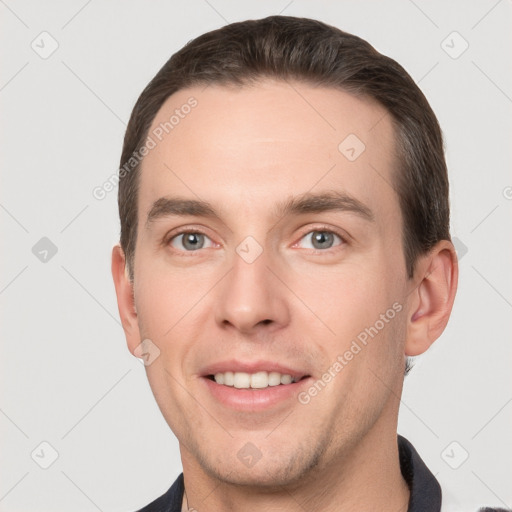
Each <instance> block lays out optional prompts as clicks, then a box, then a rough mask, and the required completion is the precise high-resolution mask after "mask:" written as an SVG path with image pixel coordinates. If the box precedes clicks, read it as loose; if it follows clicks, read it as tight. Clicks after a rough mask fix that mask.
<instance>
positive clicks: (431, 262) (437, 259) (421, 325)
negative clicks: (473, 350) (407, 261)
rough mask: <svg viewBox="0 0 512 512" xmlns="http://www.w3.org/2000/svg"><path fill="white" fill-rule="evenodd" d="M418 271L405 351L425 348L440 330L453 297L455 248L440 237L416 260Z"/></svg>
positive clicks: (414, 353) (410, 353)
mask: <svg viewBox="0 0 512 512" xmlns="http://www.w3.org/2000/svg"><path fill="white" fill-rule="evenodd" d="M417 272H418V274H419V275H422V278H421V279H420V281H419V283H418V284H417V285H416V288H415V289H414V290H413V292H412V293H411V300H410V305H411V307H410V309H409V321H408V324H407V339H406V342H405V355H407V356H417V355H419V354H422V353H423V352H425V351H426V350H427V349H428V348H429V347H430V345H432V343H434V341H435V340H436V339H437V338H439V336H441V334H442V332H443V331H444V329H445V327H446V324H447V323H448V319H449V318H450V314H451V311H452V307H453V302H454V300H455V293H456V291H457V282H458V263H457V254H456V252H455V248H454V246H453V244H452V243H451V242H449V241H448V240H441V241H440V242H438V243H437V244H436V245H435V247H434V248H433V249H432V250H431V251H430V252H429V253H428V254H427V255H425V256H424V257H422V258H421V259H420V260H419V261H418V265H417Z"/></svg>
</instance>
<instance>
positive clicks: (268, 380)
mask: <svg viewBox="0 0 512 512" xmlns="http://www.w3.org/2000/svg"><path fill="white" fill-rule="evenodd" d="M214 377H215V382H216V383H217V384H224V385H225V386H234V387H235V388H239V389H243V388H246V389H247V388H256V389H262V388H266V387H268V386H279V384H291V383H292V382H295V380H294V379H293V377H292V376H291V375H287V374H281V373H279V372H256V373H245V372H224V373H216V374H215V376H214Z"/></svg>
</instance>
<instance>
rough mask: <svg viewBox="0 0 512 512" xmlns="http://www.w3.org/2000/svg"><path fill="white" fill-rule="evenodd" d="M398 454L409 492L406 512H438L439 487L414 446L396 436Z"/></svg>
mask: <svg viewBox="0 0 512 512" xmlns="http://www.w3.org/2000/svg"><path fill="white" fill-rule="evenodd" d="M398 454H399V457H400V469H401V470H402V476H403V477H404V480H405V481H406V482H407V485H408V486H409V490H410V492H411V496H410V498H409V507H408V508H407V512H439V511H440V510H441V486H440V485H439V482H438V481H437V480H436V478H435V476H434V475H433V474H432V473H431V472H430V470H429V469H428V468H427V466H426V465H425V463H424V462H423V460H421V457H420V456H419V455H418V452H417V451H416V450H415V448H414V446H413V445H412V444H411V443H410V442H409V441H407V439H405V437H402V436H401V435H398Z"/></svg>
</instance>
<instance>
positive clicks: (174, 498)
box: [137, 473, 184, 512]
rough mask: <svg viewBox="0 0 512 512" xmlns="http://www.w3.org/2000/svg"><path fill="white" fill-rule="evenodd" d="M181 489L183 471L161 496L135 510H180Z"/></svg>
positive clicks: (176, 511)
mask: <svg viewBox="0 0 512 512" xmlns="http://www.w3.org/2000/svg"><path fill="white" fill-rule="evenodd" d="M183 491H184V483H183V473H181V475H180V476H179V477H178V478H177V479H176V480H175V482H174V483H173V484H172V485H171V487H169V489H168V490H167V491H166V492H165V493H164V494H162V496H159V497H158V498H157V499H156V500H154V501H152V502H151V503H149V505H146V506H145V507H144V508H141V509H139V510H137V512H181V504H182V501H183Z"/></svg>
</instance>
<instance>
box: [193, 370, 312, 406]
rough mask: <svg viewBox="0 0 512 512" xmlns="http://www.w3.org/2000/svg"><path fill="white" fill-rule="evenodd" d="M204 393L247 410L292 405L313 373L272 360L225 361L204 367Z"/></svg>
mask: <svg viewBox="0 0 512 512" xmlns="http://www.w3.org/2000/svg"><path fill="white" fill-rule="evenodd" d="M200 375H201V377H202V378H201V379H200V380H201V381H202V382H203V383H204V384H205V385H206V386H205V392H206V393H207V394H208V395H209V396H210V397H211V398H212V399H213V400H214V402H216V403H217V404H219V405H222V406H224V407H228V408H229V409H235V410H238V411H244V412H257V411H264V410H267V409H272V408H275V407H278V408H279V409H282V407H293V406H294V404H297V403H298V402H297V400H296V397H297V393H299V392H300V390H301V389H302V388H303V387H304V386H308V385H310V384H311V381H312V376H311V374H309V373H307V372H306V371H304V370H298V369H292V368H291V367H285V366H282V365H279V364H276V363H274V362H270V361H259V362H250V363H249V362H248V363H242V362H240V361H225V362H223V363H218V364H214V365H212V366H209V367H207V368H204V369H203V372H201V374H200Z"/></svg>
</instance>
